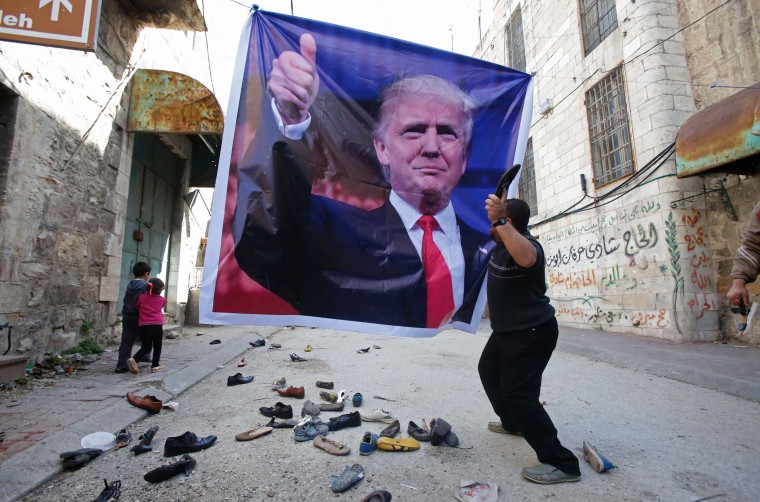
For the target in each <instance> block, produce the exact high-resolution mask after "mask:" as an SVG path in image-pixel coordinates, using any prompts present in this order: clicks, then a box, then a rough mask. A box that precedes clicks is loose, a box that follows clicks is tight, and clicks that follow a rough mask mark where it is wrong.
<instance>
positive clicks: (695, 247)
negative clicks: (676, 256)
mask: <svg viewBox="0 0 760 502" xmlns="http://www.w3.org/2000/svg"><path fill="white" fill-rule="evenodd" d="M701 219H702V213H701V212H700V211H699V210H697V209H694V208H692V209H691V212H689V213H687V214H684V215H683V216H682V217H681V221H682V222H683V223H684V225H685V227H686V231H685V233H684V238H683V239H684V242H685V243H686V250H687V251H688V252H689V253H691V256H689V265H691V267H692V271H691V274H690V276H689V277H690V279H691V283H692V284H694V285H695V286H697V287H698V288H699V289H700V290H703V291H704V290H705V289H707V288H712V284H713V278H712V276H713V270H712V266H711V264H710V257H709V255H708V254H707V253H706V252H705V249H706V247H707V244H706V242H705V235H704V229H703V227H702V226H699V222H700V220H701ZM700 317H701V316H700Z"/></svg>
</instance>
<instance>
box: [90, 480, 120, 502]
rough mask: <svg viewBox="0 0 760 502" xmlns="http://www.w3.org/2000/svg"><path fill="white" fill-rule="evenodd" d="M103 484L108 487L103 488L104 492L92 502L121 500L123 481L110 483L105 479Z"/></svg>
mask: <svg viewBox="0 0 760 502" xmlns="http://www.w3.org/2000/svg"><path fill="white" fill-rule="evenodd" d="M103 483H105V485H106V486H105V488H103V491H101V492H100V495H98V498H96V499H95V500H93V501H92V502H108V501H109V500H119V497H121V480H120V479H117V480H116V481H113V482H111V483H109V482H108V480H107V479H105V478H103Z"/></svg>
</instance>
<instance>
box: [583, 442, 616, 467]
mask: <svg viewBox="0 0 760 502" xmlns="http://www.w3.org/2000/svg"><path fill="white" fill-rule="evenodd" d="M583 458H585V459H586V462H588V463H589V464H590V465H591V467H592V468H593V469H594V470H595V471H596V472H604V471H609V470H610V469H617V466H616V465H615V464H613V463H612V462H610V461H609V460H607V459H606V458H605V457H604V455H602V454H601V453H599V450H597V449H596V448H594V447H593V446H591V445H590V444H588V443H587V442H585V441H584V442H583Z"/></svg>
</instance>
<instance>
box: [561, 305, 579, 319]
mask: <svg viewBox="0 0 760 502" xmlns="http://www.w3.org/2000/svg"><path fill="white" fill-rule="evenodd" d="M555 314H556V316H557V317H571V318H573V319H579V320H582V319H583V311H582V310H581V309H569V308H567V307H560V308H558V309H555Z"/></svg>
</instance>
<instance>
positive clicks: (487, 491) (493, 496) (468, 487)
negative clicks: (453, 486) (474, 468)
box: [454, 479, 499, 502]
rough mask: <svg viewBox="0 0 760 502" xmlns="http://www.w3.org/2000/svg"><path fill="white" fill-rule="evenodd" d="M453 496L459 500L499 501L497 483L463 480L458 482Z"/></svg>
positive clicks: (471, 501)
mask: <svg viewBox="0 0 760 502" xmlns="http://www.w3.org/2000/svg"><path fill="white" fill-rule="evenodd" d="M454 498H455V499H457V500H459V501H460V502H499V485H497V484H495V483H483V482H481V481H471V480H469V479H468V480H463V481H460V482H459V489H458V490H457V492H456V493H455V494H454Z"/></svg>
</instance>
